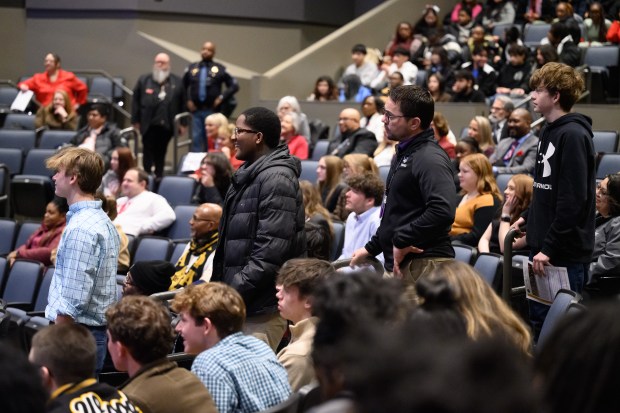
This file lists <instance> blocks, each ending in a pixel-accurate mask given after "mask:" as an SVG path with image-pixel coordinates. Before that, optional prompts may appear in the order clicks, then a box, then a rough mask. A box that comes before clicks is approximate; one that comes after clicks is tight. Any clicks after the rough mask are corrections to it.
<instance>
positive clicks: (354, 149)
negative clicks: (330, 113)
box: [327, 108, 378, 158]
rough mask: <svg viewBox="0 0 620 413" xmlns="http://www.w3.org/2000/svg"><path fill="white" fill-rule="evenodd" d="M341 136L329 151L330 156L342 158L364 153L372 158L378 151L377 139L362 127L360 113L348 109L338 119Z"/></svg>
mask: <svg viewBox="0 0 620 413" xmlns="http://www.w3.org/2000/svg"><path fill="white" fill-rule="evenodd" d="M338 129H339V131H340V136H337V137H336V138H334V139H333V140H332V141H331V142H330V143H329V147H328V149H327V153H329V154H330V155H334V156H337V157H339V158H342V157H343V156H345V155H346V154H349V153H364V154H366V155H368V156H372V154H373V153H374V152H375V149H377V145H378V143H377V138H376V137H375V135H374V134H373V133H372V132H370V131H369V130H368V129H365V128H362V127H360V113H359V112H358V111H357V109H354V108H347V109H344V110H343V111H342V112H340V116H339V117H338Z"/></svg>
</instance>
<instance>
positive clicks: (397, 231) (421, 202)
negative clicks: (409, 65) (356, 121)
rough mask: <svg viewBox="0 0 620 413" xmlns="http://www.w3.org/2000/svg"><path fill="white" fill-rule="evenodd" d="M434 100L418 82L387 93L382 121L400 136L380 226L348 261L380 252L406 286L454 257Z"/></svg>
mask: <svg viewBox="0 0 620 413" xmlns="http://www.w3.org/2000/svg"><path fill="white" fill-rule="evenodd" d="M434 110H435V105H434V103H433V99H432V97H431V95H430V93H429V92H428V91H427V90H425V89H423V88H421V87H419V86H399V87H397V88H395V89H393V90H392V91H391V92H390V97H389V99H388V101H387V102H386V104H385V112H384V114H383V123H384V125H385V132H386V136H387V137H388V138H389V139H391V140H394V141H398V142H399V143H398V145H397V146H396V156H394V159H393V160H392V166H391V168H390V172H389V175H388V178H387V183H386V190H385V196H384V199H383V204H382V206H381V218H382V219H381V225H380V226H379V229H378V230H377V233H376V234H375V235H374V236H373V237H372V239H371V240H370V241H369V242H368V243H367V244H366V246H365V247H363V248H360V249H358V250H356V251H355V252H354V253H353V257H352V261H351V265H357V264H359V263H360V262H361V261H362V260H363V258H364V257H366V256H368V255H372V256H375V255H378V254H379V253H381V252H383V255H384V257H385V267H386V270H387V271H388V272H389V271H393V272H394V276H395V277H398V278H402V279H403V281H404V282H405V284H406V286H407V288H408V290H409V291H410V292H411V291H413V288H412V287H413V286H414V284H415V282H416V281H417V280H418V279H419V278H420V277H421V276H424V275H426V274H428V273H429V272H430V271H431V270H432V269H434V268H435V266H436V265H437V264H438V263H439V262H441V261H446V260H451V259H453V258H454V249H453V248H452V245H451V243H450V237H449V236H448V233H449V232H450V228H451V226H452V222H453V221H454V214H455V211H456V190H455V187H454V178H453V176H452V170H451V167H450V159H449V158H448V156H447V155H446V153H445V152H444V151H443V149H441V147H440V146H439V145H438V144H437V142H436V141H435V140H434V135H433V129H432V128H430V124H431V121H432V120H433V115H434Z"/></svg>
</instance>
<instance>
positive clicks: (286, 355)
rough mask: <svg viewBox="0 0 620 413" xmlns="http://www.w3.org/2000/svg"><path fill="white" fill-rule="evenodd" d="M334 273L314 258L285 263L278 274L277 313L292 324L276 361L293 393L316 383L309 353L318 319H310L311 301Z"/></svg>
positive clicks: (326, 264)
mask: <svg viewBox="0 0 620 413" xmlns="http://www.w3.org/2000/svg"><path fill="white" fill-rule="evenodd" d="M334 273H335V270H334V267H332V265H331V264H330V263H329V262H327V261H321V260H317V259H316V258H296V259H292V260H289V261H287V262H286V263H284V265H283V266H282V268H280V271H279V272H278V278H277V279H276V289H277V290H278V293H277V294H276V297H278V310H279V311H280V316H282V318H284V319H286V320H289V321H290V322H291V323H292V324H291V325H290V326H289V328H290V331H291V341H290V342H289V344H288V345H287V346H286V347H284V348H283V349H282V350H280V351H279V352H278V361H279V362H280V363H282V365H283V366H284V368H286V372H287V373H288V381H289V383H290V385H291V388H292V389H293V391H298V390H299V389H300V388H302V387H303V386H305V385H307V384H310V383H312V382H314V381H315V380H316V377H315V374H314V367H313V366H312V359H311V358H310V352H311V351H312V340H313V339H314V332H315V329H316V324H317V323H318V321H319V319H318V318H317V317H313V316H312V300H313V295H314V290H315V289H316V287H317V286H318V285H320V283H321V282H323V280H325V279H326V278H327V277H329V276H332V275H333V274H334Z"/></svg>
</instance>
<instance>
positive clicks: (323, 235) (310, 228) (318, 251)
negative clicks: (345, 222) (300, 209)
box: [304, 221, 332, 261]
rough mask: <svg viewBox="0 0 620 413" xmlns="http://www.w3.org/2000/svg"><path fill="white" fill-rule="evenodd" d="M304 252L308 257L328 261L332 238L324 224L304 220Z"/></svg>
mask: <svg viewBox="0 0 620 413" xmlns="http://www.w3.org/2000/svg"><path fill="white" fill-rule="evenodd" d="M304 227H305V229H306V252H307V253H308V258H316V259H319V260H324V261H329V260H330V259H331V258H330V254H331V243H332V239H331V236H330V235H329V231H328V230H327V229H325V227H324V226H322V225H319V224H315V223H314V222H310V221H306V223H305V225H304Z"/></svg>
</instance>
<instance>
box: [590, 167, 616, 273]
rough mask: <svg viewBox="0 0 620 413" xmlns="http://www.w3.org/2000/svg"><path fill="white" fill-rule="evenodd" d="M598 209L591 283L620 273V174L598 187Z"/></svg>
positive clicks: (609, 176)
mask: <svg viewBox="0 0 620 413" xmlns="http://www.w3.org/2000/svg"><path fill="white" fill-rule="evenodd" d="M596 210H597V212H598V217H597V226H596V232H595V233H594V253H593V254H592V263H591V264H590V268H589V271H588V277H589V280H590V283H591V284H594V285H596V282H597V279H598V278H599V277H601V276H606V275H618V274H619V273H620V174H613V175H607V176H606V177H605V179H603V180H602V181H601V182H600V183H599V184H598V185H597V187H596Z"/></svg>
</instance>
